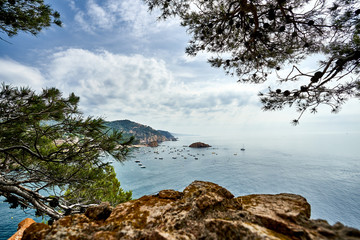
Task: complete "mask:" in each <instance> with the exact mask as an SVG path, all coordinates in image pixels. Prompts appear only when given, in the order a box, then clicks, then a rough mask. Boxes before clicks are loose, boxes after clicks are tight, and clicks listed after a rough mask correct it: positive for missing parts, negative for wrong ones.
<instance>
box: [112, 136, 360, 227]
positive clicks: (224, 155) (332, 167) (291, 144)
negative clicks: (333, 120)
mask: <svg viewBox="0 0 360 240" xmlns="http://www.w3.org/2000/svg"><path fill="white" fill-rule="evenodd" d="M177 137H179V141H177V142H164V143H162V144H161V145H160V146H159V147H157V148H139V149H137V150H134V151H133V152H132V157H131V158H129V160H128V161H126V162H125V163H124V164H120V163H116V162H115V163H114V166H115V169H116V173H117V176H118V178H119V180H120V182H121V186H122V187H123V188H124V189H125V190H133V197H134V198H139V197H141V196H143V195H149V194H155V193H157V192H158V191H160V190H163V189H175V190H179V191H181V190H183V189H184V188H185V187H186V186H187V185H189V184H190V183H191V182H192V181H194V180H203V181H211V182H214V183H217V184H219V185H221V186H223V187H225V188H227V189H228V190H230V191H231V192H232V193H233V194H234V195H235V196H240V195H247V194H258V193H259V194H261V193H264V194H276V193H284V192H287V193H295V194H300V195H302V196H304V197H305V198H306V199H307V200H308V202H309V203H310V204H311V209H312V211H311V212H312V215H311V218H313V219H318V218H321V219H325V220H327V221H328V222H329V223H330V224H334V223H335V222H337V221H340V222H342V223H343V224H345V225H347V226H351V227H356V228H360V218H359V216H360V158H359V156H360V149H359V148H358V146H357V143H359V139H360V135H359V134H311V135H309V134H303V135H301V134H300V135H294V136H291V135H289V134H287V135H284V136H278V137H277V138H273V137H266V136H260V135H259V136H248V137H243V138H242V137H240V136H237V137H234V138H225V137H222V138H221V137H201V136H177ZM195 141H202V142H205V143H208V144H210V145H211V146H212V147H211V148H207V149H192V148H189V147H186V146H188V145H190V144H191V143H192V142H195ZM243 146H244V147H245V149H246V150H245V151H241V150H240V149H241V148H242V147H243ZM195 158H197V159H195ZM135 161H140V162H135ZM139 164H141V165H142V166H143V167H145V168H141V166H140V165H139Z"/></svg>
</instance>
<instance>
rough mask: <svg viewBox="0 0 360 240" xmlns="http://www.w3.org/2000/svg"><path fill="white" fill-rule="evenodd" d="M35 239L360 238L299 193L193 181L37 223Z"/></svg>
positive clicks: (30, 237)
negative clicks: (322, 216)
mask: <svg viewBox="0 0 360 240" xmlns="http://www.w3.org/2000/svg"><path fill="white" fill-rule="evenodd" d="M22 239H24V240H35V239H37V240H38V239H149V240H150V239H159V240H165V239H267V240H275V239H283V240H285V239H287V240H291V239H294V240H296V239H299V240H300V239H312V240H315V239H317V240H318V239H349V240H353V239H360V231H359V230H357V229H354V228H349V227H346V226H344V225H342V224H341V223H336V224H335V225H333V226H331V225H329V224H328V223H327V222H326V221H325V220H311V219H310V205H309V203H308V202H307V201H306V199H305V198H303V197H301V196H299V195H295V194H286V193H284V194H276V195H267V194H266V195H262V194H256V195H248V196H241V197H234V196H233V194H231V193H230V192H229V191H228V190H226V189H225V188H223V187H221V186H219V185H217V184H214V183H210V182H202V181H195V182H193V183H191V184H190V185H189V186H188V187H186V188H185V189H184V191H182V192H179V191H175V190H163V191H160V192H159V193H158V194H156V195H151V196H143V197H141V198H139V199H137V200H132V201H129V202H126V203H123V204H120V205H118V206H116V207H115V208H112V207H110V206H109V205H108V204H106V203H103V204H101V205H99V206H97V207H92V208H89V209H87V210H86V212H85V214H76V215H70V216H66V217H64V218H62V219H60V220H57V221H55V222H54V223H53V224H52V225H51V226H49V225H46V224H44V223H33V224H32V225H30V227H28V228H27V229H26V230H25V231H24V235H23V238H22Z"/></svg>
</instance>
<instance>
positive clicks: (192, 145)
mask: <svg viewBox="0 0 360 240" xmlns="http://www.w3.org/2000/svg"><path fill="white" fill-rule="evenodd" d="M189 147H191V148H207V147H211V146H210V145H209V144H206V143H202V142H194V143H192V144H190V146H189Z"/></svg>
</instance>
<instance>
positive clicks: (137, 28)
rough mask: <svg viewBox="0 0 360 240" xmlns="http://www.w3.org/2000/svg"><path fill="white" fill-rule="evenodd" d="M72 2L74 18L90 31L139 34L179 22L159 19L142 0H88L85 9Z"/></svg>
mask: <svg viewBox="0 0 360 240" xmlns="http://www.w3.org/2000/svg"><path fill="white" fill-rule="evenodd" d="M69 4H70V7H71V9H73V10H74V11H75V21H76V22H77V23H78V24H79V25H80V26H81V28H82V29H83V30H85V31H87V32H91V33H95V32H97V31H110V32H111V33H112V34H113V35H114V34H115V33H123V32H126V34H127V35H131V36H132V37H137V38H139V37H144V36H148V35H150V34H152V33H157V32H159V31H163V30H166V29H169V28H170V27H172V26H174V25H175V24H176V25H177V26H178V25H179V23H178V21H176V20H169V21H166V22H165V21H160V22H159V21H156V18H157V15H156V14H153V15H151V14H149V12H148V8H147V6H146V5H145V4H144V2H142V1H141V0H124V1H118V0H106V1H97V0H88V1H87V2H86V7H85V8H84V9H81V8H78V7H76V4H75V3H74V2H73V1H71V2H70V3H69Z"/></svg>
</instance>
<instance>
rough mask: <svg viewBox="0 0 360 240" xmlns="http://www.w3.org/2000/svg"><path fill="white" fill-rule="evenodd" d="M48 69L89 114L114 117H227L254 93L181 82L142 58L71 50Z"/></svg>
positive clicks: (158, 63) (159, 65) (231, 86)
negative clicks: (222, 115) (212, 115)
mask: <svg viewBox="0 0 360 240" xmlns="http://www.w3.org/2000/svg"><path fill="white" fill-rule="evenodd" d="M46 68H47V69H49V70H48V72H47V76H46V77H47V78H48V79H51V80H52V82H53V84H54V85H56V86H57V87H58V88H60V89H61V90H63V91H67V90H71V91H74V92H75V93H76V94H78V95H79V96H81V105H82V107H83V109H85V110H86V112H88V113H89V114H91V115H99V114H100V115H102V114H103V115H105V116H108V117H110V118H113V119H119V118H122V117H124V116H129V115H130V116H131V115H132V116H136V115H137V117H139V116H147V117H148V118H151V116H154V115H157V116H163V117H166V116H169V115H172V116H174V115H178V116H182V117H186V116H195V115H196V116H198V115H204V116H205V115H207V114H210V115H211V113H212V112H213V113H215V114H217V113H218V112H222V113H224V112H227V111H228V109H230V108H231V107H232V106H236V107H240V106H242V105H245V104H248V103H249V99H251V98H250V96H251V95H252V94H254V93H253V92H251V91H249V89H248V90H246V91H240V90H239V89H236V88H234V85H235V83H231V84H228V85H226V84H223V83H213V85H211V84H209V85H211V86H210V87H206V88H202V87H201V84H199V83H193V84H185V83H183V82H177V81H176V79H174V76H173V73H172V72H170V71H169V70H168V69H167V66H166V63H165V62H164V61H161V60H157V59H154V58H145V57H143V56H141V55H133V56H124V55H120V54H112V53H109V52H107V51H100V52H90V51H87V50H82V49H68V50H66V51H62V52H58V53H56V54H54V55H53V57H52V60H51V61H50V64H49V65H47V66H46Z"/></svg>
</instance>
